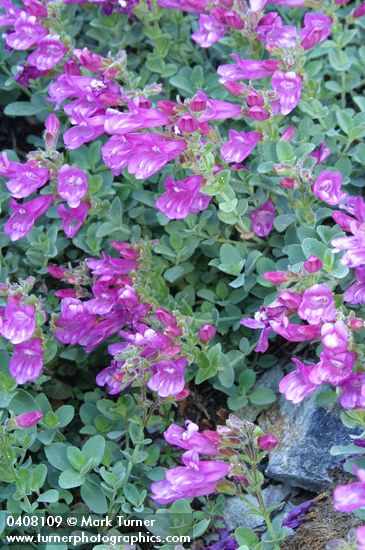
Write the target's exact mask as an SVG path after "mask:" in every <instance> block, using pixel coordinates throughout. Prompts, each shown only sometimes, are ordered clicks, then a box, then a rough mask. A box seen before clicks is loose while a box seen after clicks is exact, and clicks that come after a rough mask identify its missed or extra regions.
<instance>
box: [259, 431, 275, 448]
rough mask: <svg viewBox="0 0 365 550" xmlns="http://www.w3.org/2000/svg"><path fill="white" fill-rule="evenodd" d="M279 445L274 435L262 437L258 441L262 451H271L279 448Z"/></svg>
mask: <svg viewBox="0 0 365 550" xmlns="http://www.w3.org/2000/svg"><path fill="white" fill-rule="evenodd" d="M278 443H279V441H278V439H277V438H276V437H275V436H274V435H272V434H265V435H260V437H259V438H258V440H257V444H258V446H259V447H260V449H261V450H262V451H271V450H272V449H275V447H277V445H278Z"/></svg>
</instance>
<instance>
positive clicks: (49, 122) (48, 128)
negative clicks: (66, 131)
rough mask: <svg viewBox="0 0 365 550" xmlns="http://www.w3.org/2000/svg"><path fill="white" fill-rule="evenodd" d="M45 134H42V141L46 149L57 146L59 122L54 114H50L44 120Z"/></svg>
mask: <svg viewBox="0 0 365 550" xmlns="http://www.w3.org/2000/svg"><path fill="white" fill-rule="evenodd" d="M44 126H45V132H44V141H45V143H46V146H47V147H51V148H52V149H54V148H55V147H56V144H57V139H58V134H59V131H60V126H61V125H60V121H59V120H58V118H57V117H56V115H55V114H54V113H51V114H50V115H48V117H47V118H46V121H45V123H44Z"/></svg>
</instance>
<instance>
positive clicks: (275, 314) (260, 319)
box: [240, 303, 288, 352]
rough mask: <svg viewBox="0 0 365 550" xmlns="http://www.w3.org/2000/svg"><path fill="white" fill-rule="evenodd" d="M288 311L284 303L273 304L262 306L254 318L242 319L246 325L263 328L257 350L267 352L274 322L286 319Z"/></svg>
mask: <svg viewBox="0 0 365 550" xmlns="http://www.w3.org/2000/svg"><path fill="white" fill-rule="evenodd" d="M276 304H277V303H276ZM287 312H288V309H287V307H285V306H283V305H279V306H278V305H271V306H269V307H261V308H260V311H257V312H256V313H255V317H254V319H250V318H249V317H244V318H243V319H241V321H240V324H241V325H243V326H244V327H247V328H252V329H262V331H261V335H260V338H259V341H258V344H257V346H256V347H255V351H259V352H265V351H266V350H267V349H268V347H269V336H270V333H271V332H272V329H271V324H272V322H274V321H276V322H278V323H280V322H281V321H282V319H283V318H284V319H285V317H286V315H287Z"/></svg>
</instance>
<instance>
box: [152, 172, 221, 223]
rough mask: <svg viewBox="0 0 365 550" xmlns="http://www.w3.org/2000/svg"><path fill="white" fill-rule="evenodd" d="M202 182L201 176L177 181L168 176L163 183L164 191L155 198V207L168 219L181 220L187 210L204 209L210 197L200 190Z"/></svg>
mask: <svg viewBox="0 0 365 550" xmlns="http://www.w3.org/2000/svg"><path fill="white" fill-rule="evenodd" d="M203 183H204V178H203V177H202V176H189V177H187V178H185V179H182V180H179V181H174V179H173V178H172V177H171V176H169V177H168V178H167V179H166V180H165V183H164V186H165V189H166V192H165V193H164V194H163V195H161V197H160V198H159V199H157V201H156V203H155V204H156V208H157V209H158V210H160V211H161V212H163V214H165V216H166V217H167V218H169V219H170V220H182V219H184V218H186V217H187V216H188V214H189V212H191V213H193V214H197V213H198V212H200V211H201V210H205V209H206V208H208V205H209V203H210V201H211V197H210V196H209V195H204V194H203V193H201V192H200V189H201V187H202V185H203Z"/></svg>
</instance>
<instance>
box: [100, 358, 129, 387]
mask: <svg viewBox="0 0 365 550" xmlns="http://www.w3.org/2000/svg"><path fill="white" fill-rule="evenodd" d="M125 378H126V373H125V372H123V363H122V362H121V361H112V362H111V366H110V367H106V368H105V369H103V370H102V371H101V372H99V374H98V375H97V377H96V379H95V381H96V383H97V385H98V386H101V387H102V386H107V388H108V394H109V395H117V394H118V393H120V392H122V391H123V390H125V389H126V388H128V386H130V385H131V383H132V381H131V380H130V377H129V378H128V379H127V380H125Z"/></svg>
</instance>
